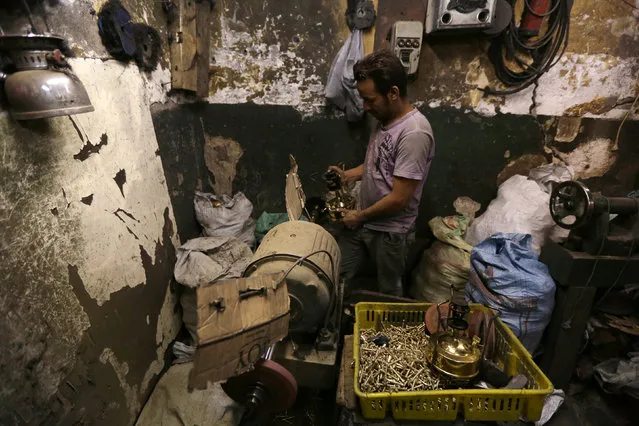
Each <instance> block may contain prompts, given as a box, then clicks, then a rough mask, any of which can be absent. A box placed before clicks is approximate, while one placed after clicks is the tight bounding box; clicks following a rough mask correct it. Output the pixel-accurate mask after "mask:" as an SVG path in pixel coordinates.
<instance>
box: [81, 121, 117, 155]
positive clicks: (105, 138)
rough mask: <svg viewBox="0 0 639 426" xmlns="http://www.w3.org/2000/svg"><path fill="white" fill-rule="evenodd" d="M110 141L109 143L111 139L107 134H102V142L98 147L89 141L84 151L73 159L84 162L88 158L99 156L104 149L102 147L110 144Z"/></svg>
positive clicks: (83, 148)
mask: <svg viewBox="0 0 639 426" xmlns="http://www.w3.org/2000/svg"><path fill="white" fill-rule="evenodd" d="M74 125H75V122H74ZM76 130H78V128H77V127H76ZM78 134H80V131H79V130H78ZM108 141H109V138H108V136H107V135H106V133H103V134H102V136H101V137H100V142H98V144H97V145H93V143H92V142H91V141H90V140H88V139H87V141H86V143H85V144H84V146H83V147H82V149H81V150H80V151H79V152H78V153H77V154H74V155H73V158H74V159H75V160H80V161H84V160H86V159H87V158H89V157H90V156H91V154H98V153H99V152H100V150H101V149H102V147H103V146H106V145H107V144H108Z"/></svg>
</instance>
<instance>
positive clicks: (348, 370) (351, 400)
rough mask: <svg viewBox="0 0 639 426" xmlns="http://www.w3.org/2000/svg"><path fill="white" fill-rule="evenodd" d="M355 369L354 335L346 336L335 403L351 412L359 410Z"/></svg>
mask: <svg viewBox="0 0 639 426" xmlns="http://www.w3.org/2000/svg"><path fill="white" fill-rule="evenodd" d="M354 375H355V367H354V365H353V335H348V336H344V346H343V349H342V362H341V367H340V370H339V380H338V381H337V395H336V397H335V402H336V403H337V405H338V406H341V407H344V408H347V409H349V410H359V408H358V404H357V396H356V395H355V390H354V389H353V387H354Z"/></svg>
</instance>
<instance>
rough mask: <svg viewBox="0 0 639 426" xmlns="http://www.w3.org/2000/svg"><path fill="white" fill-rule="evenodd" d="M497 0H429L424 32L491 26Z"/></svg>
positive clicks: (470, 29)
mask: <svg viewBox="0 0 639 426" xmlns="http://www.w3.org/2000/svg"><path fill="white" fill-rule="evenodd" d="M496 3H497V0H429V1H428V8H427V9H426V21H425V27H426V34H431V33H440V32H449V31H455V32H459V31H472V30H485V29H488V28H491V27H492V25H493V21H494V20H495V9H496V7H495V5H496Z"/></svg>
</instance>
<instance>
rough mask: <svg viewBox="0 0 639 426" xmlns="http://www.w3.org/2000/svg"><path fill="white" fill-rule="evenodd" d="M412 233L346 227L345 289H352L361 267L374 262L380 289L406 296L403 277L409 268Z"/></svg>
mask: <svg viewBox="0 0 639 426" xmlns="http://www.w3.org/2000/svg"><path fill="white" fill-rule="evenodd" d="M411 235H412V234H408V233H395V232H383V231H373V230H371V229H367V228H364V227H361V228H359V229H356V230H345V231H344V233H343V234H342V235H340V238H339V248H340V251H341V252H342V264H341V268H340V269H341V272H340V275H341V278H342V280H343V281H344V284H345V291H346V292H349V291H350V290H352V286H351V285H349V284H351V283H352V281H353V279H354V278H355V277H356V276H357V275H358V274H359V272H360V271H361V269H362V267H363V266H364V265H365V264H366V263H367V262H370V261H372V263H373V265H374V266H375V269H376V271H375V272H377V282H378V286H379V288H378V291H379V292H381V293H385V294H391V295H394V296H403V294H404V290H403V286H402V277H403V275H404V271H405V269H406V255H407V253H408V245H409V239H410V236H411Z"/></svg>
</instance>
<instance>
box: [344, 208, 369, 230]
mask: <svg viewBox="0 0 639 426" xmlns="http://www.w3.org/2000/svg"><path fill="white" fill-rule="evenodd" d="M342 215H343V216H342V223H343V224H344V226H346V227H347V228H348V229H357V228H359V227H360V226H362V223H364V216H363V215H362V212H361V211H359V210H342Z"/></svg>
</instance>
